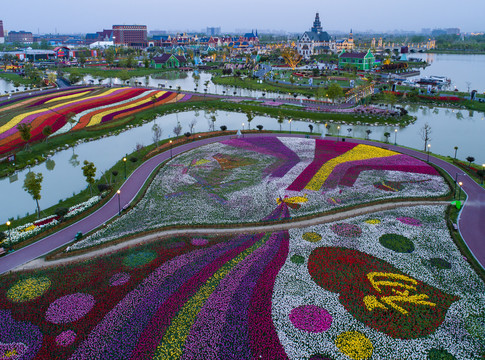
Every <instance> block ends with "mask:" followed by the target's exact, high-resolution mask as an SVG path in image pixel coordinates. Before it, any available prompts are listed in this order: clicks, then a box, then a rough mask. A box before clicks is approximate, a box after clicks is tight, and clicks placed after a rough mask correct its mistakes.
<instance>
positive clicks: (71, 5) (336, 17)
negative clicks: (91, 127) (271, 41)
mask: <svg viewBox="0 0 485 360" xmlns="http://www.w3.org/2000/svg"><path fill="white" fill-rule="evenodd" d="M2 1H5V0H2ZM398 4H399V5H398ZM317 11H318V12H319V13H320V19H321V21H322V25H323V28H324V30H328V31H344V32H347V31H349V30H350V29H351V28H352V29H353V30H354V33H355V32H359V31H368V30H374V31H376V32H387V31H393V30H406V31H407V30H410V31H420V30H421V29H422V28H431V29H433V28H460V29H461V31H462V32H477V31H483V30H485V21H484V20H483V14H485V0H461V1H457V0H404V1H393V0H340V1H338V0H332V1H315V0H298V1H289V0H244V1H230V0H180V1H169V0H136V1H133V0H80V1H79V0H77V1H76V0H75V1H65V0H23V1H22V2H21V5H19V6H3V7H2V11H1V12H0V20H3V23H4V28H5V29H6V30H8V31H11V30H15V31H18V30H25V31H31V32H33V33H34V34H36V33H38V32H39V31H40V33H55V31H56V30H57V32H58V33H87V32H96V31H100V30H102V29H103V28H105V29H110V28H111V25H113V24H126V25H128V24H139V25H147V26H148V30H149V31H151V30H197V31H200V30H202V29H205V28H206V27H208V26H210V27H221V30H222V32H232V31H235V30H236V29H272V30H283V31H288V32H290V33H302V32H304V31H307V30H309V28H310V27H311V25H312V22H313V19H314V17H315V13H316V12H317Z"/></svg>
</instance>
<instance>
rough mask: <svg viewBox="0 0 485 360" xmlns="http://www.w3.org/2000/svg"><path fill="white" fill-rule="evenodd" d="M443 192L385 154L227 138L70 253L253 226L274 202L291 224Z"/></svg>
mask: <svg viewBox="0 0 485 360" xmlns="http://www.w3.org/2000/svg"><path fill="white" fill-rule="evenodd" d="M447 192H448V187H447V185H445V182H444V180H443V179H442V178H441V177H440V176H439V175H438V173H437V171H436V170H435V169H434V168H433V167H431V166H430V165H428V164H426V163H424V162H422V161H419V160H416V159H414V158H412V157H409V156H407V155H402V154H399V153H396V152H393V151H390V150H386V149H380V148H377V147H373V146H368V145H358V144H355V143H346V142H333V141H328V140H321V139H316V140H315V139H302V138H284V137H283V138H276V137H248V138H234V139H231V140H226V141H222V142H218V143H214V144H210V145H206V146H203V147H200V148H198V149H196V150H192V151H189V152H186V153H184V154H181V155H180V156H177V157H176V158H174V159H173V160H171V161H170V162H168V164H167V165H166V166H165V167H164V168H163V169H162V170H161V171H160V173H159V174H158V175H157V177H156V178H155V179H154V181H153V182H152V184H151V186H150V187H149V188H148V190H147V192H146V194H145V196H144V197H143V199H142V200H141V201H140V202H139V203H138V204H137V205H136V206H135V207H134V208H133V209H132V210H131V211H130V212H128V213H127V214H126V215H124V216H122V217H121V218H119V219H117V220H116V221H114V222H113V223H112V224H111V225H110V226H108V227H106V228H105V229H103V230H101V231H100V232H98V233H96V234H94V235H92V236H89V237H87V238H86V239H84V240H83V241H81V242H79V243H76V244H74V245H72V246H71V249H80V248H83V247H86V246H91V245H93V244H98V243H101V242H106V241H109V240H111V239H116V238H119V237H120V236H125V235H130V234H134V233H137V232H142V231H146V230H152V229H157V228H160V227H163V226H168V225H180V226H183V225H195V224H228V223H232V224H237V223H249V222H259V221H261V220H262V219H263V218H265V217H266V216H267V215H268V214H269V213H271V211H273V209H274V207H275V204H277V202H281V201H283V202H287V203H291V204H292V206H293V207H295V208H298V210H296V209H295V211H294V213H293V210H291V212H290V215H291V216H292V217H301V216H310V215H315V214H319V213H322V212H325V211H329V210H335V209H337V208H343V207H351V206H355V205H358V204H361V203H368V202H373V201H378V200H387V199H395V200H396V199H407V198H413V197H414V198H433V197H434V198H436V197H440V196H443V195H445V194H446V193H447ZM140 219H143V221H140Z"/></svg>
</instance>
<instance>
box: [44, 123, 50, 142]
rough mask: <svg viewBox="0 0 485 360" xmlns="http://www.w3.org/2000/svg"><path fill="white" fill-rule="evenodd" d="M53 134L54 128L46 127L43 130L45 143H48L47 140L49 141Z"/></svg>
mask: <svg viewBox="0 0 485 360" xmlns="http://www.w3.org/2000/svg"><path fill="white" fill-rule="evenodd" d="M51 134H52V126H50V125H46V126H44V128H43V129H42V135H44V136H45V142H47V139H49V136H50V135H51Z"/></svg>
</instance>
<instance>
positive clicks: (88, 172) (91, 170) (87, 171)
mask: <svg viewBox="0 0 485 360" xmlns="http://www.w3.org/2000/svg"><path fill="white" fill-rule="evenodd" d="M81 169H82V170H83V175H84V177H85V178H86V182H87V183H88V185H89V193H90V194H91V196H92V195H93V189H92V186H93V184H94V177H95V176H96V166H94V164H93V163H92V162H89V161H87V160H84V166H83V167H82V168H81Z"/></svg>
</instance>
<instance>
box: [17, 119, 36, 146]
mask: <svg viewBox="0 0 485 360" xmlns="http://www.w3.org/2000/svg"><path fill="white" fill-rule="evenodd" d="M31 129H32V124H30V123H20V124H18V125H17V130H18V131H19V133H20V138H21V139H22V140H23V141H25V148H26V149H27V148H28V146H29V140H30V138H31V137H32V135H31V133H30V130H31Z"/></svg>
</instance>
